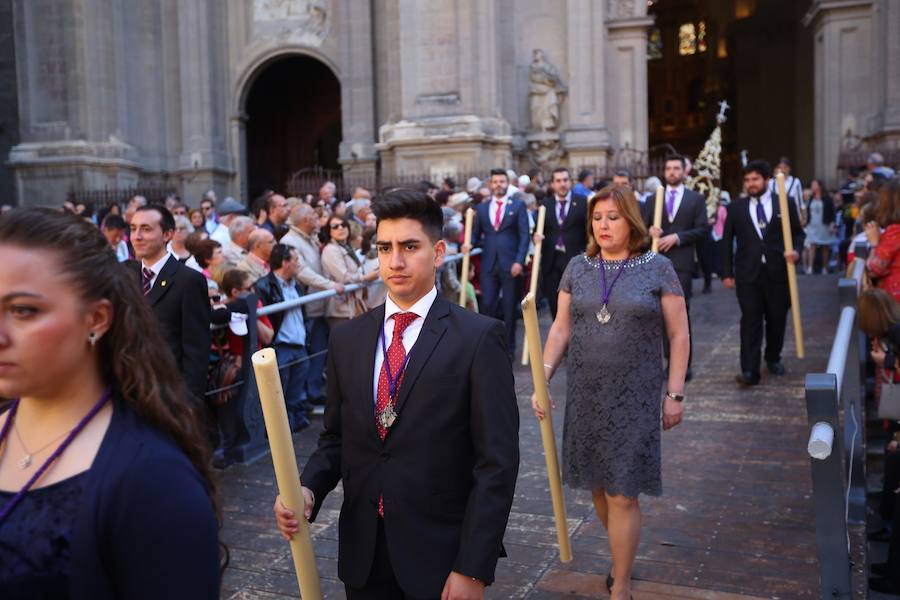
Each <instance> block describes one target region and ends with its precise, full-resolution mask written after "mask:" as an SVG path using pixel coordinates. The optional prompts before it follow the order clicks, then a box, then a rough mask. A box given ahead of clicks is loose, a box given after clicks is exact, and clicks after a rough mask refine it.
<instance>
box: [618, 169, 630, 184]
mask: <svg viewBox="0 0 900 600" xmlns="http://www.w3.org/2000/svg"><path fill="white" fill-rule="evenodd" d="M614 175H615V176H616V177H626V178H628V181H631V171H629V170H628V169H619V170H618V171H616V172H615V173H614Z"/></svg>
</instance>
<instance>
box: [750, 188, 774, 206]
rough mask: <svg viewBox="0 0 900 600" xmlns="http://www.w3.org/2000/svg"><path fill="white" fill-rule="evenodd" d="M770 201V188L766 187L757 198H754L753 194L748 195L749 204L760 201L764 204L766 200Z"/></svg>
mask: <svg viewBox="0 0 900 600" xmlns="http://www.w3.org/2000/svg"><path fill="white" fill-rule="evenodd" d="M771 201H772V190H770V189H768V188H766V191H765V192H763V193H762V195H761V196H760V197H759V199H758V200H757V199H756V198H754V197H753V196H750V204H753V203H754V202H760V203H762V204H765V203H766V202H771Z"/></svg>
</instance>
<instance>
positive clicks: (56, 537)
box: [0, 473, 85, 600]
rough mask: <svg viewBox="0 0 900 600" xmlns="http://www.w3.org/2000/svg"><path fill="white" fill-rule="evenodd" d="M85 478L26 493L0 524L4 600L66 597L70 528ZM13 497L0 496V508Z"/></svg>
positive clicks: (81, 475) (82, 475)
mask: <svg viewBox="0 0 900 600" xmlns="http://www.w3.org/2000/svg"><path fill="white" fill-rule="evenodd" d="M84 478H85V473H79V474H78V475H75V476H73V477H69V478H68V479H64V480H62V481H58V482H56V483H53V484H51V485H48V486H45V487H41V488H37V489H34V490H31V491H30V492H28V494H27V495H26V496H25V497H24V498H23V499H22V501H21V502H20V503H19V505H18V506H16V507H15V508H14V509H13V511H12V512H11V513H10V514H9V516H8V517H7V518H6V520H5V522H3V523H0V590H3V592H2V594H0V595H2V597H3V598H4V599H5V600H13V599H18V598H22V599H24V598H28V599H29V600H38V599H42V598H48V599H49V598H54V599H57V598H68V597H69V566H70V557H71V542H72V527H73V525H74V524H75V520H76V519H75V517H76V514H77V512H78V507H79V504H80V503H81V500H82V489H83V488H82V486H83V484H84ZM14 495H15V493H14V492H7V491H2V490H0V506H3V505H4V504H6V503H7V502H8V501H9V500H10V499H11V498H12V497H13V496H14Z"/></svg>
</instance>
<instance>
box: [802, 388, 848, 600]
mask: <svg viewBox="0 0 900 600" xmlns="http://www.w3.org/2000/svg"><path fill="white" fill-rule="evenodd" d="M837 409H838V405H837V377H835V375H834V374H832V373H815V374H807V376H806V414H807V418H808V420H809V425H810V427H812V425H814V424H815V423H818V422H820V421H823V422H825V423H828V424H829V425H830V426H831V427H832V428H833V429H834V430H835V431H839V420H838V410H837ZM842 445H843V441H842V440H841V436H839V435H835V436H834V445H833V449H832V452H831V454H830V455H829V456H828V458H825V459H824V460H818V459H815V458H810V471H811V472H812V483H813V502H814V504H815V511H816V550H817V554H818V558H819V583H820V591H821V595H820V597H821V598H846V599H848V600H849V599H850V598H851V593H850V554H849V551H848V547H847V522H846V520H845V517H844V507H845V504H844V502H845V498H844V467H843V462H844V461H843V449H842Z"/></svg>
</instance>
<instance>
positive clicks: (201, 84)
mask: <svg viewBox="0 0 900 600" xmlns="http://www.w3.org/2000/svg"><path fill="white" fill-rule="evenodd" d="M226 8H227V7H226V5H225V4H224V3H219V2H216V1H215V0H194V1H192V2H179V3H178V47H179V50H180V58H181V65H180V66H181V68H180V82H181V86H180V87H181V154H180V156H179V171H180V173H181V176H182V179H183V182H184V183H183V194H184V198H185V200H186V201H187V202H188V203H191V204H194V203H196V202H199V198H200V196H201V195H202V194H203V192H204V191H206V190H208V189H214V190H216V192H217V193H218V195H219V196H220V197H221V196H223V195H224V194H226V193H227V191H228V189H229V184H230V182H231V179H232V177H233V175H234V173H233V172H232V170H231V168H230V165H229V157H228V152H227V149H226V141H225V137H226V134H225V129H226V127H227V119H226V117H225V114H226V111H225V102H226V101H227V88H226V86H225V82H226V81H227V76H226V72H225V69H224V64H223V62H224V58H225V55H226V49H225V45H224V42H223V40H222V39H221V34H222V32H223V31H225V23H226V21H225V18H224V16H225V15H224V10H226Z"/></svg>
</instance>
